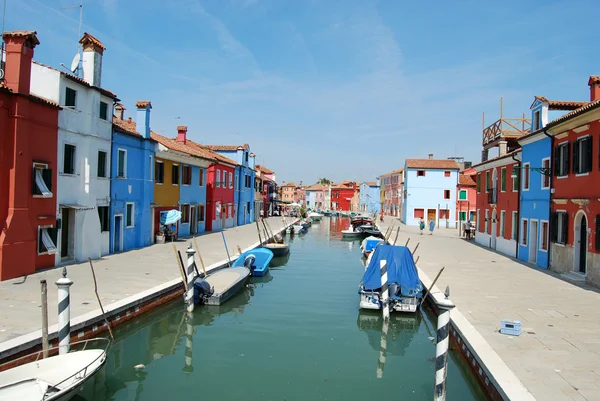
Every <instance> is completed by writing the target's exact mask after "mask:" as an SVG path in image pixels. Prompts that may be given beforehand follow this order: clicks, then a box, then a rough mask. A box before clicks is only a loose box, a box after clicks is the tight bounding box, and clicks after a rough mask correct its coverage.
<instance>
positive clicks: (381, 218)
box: [379, 210, 383, 223]
mask: <svg viewBox="0 0 600 401" xmlns="http://www.w3.org/2000/svg"><path fill="white" fill-rule="evenodd" d="M379 220H381V222H382V223H383V210H382V211H381V217H380V218H379Z"/></svg>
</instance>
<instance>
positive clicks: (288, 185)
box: [282, 181, 296, 187]
mask: <svg viewBox="0 0 600 401" xmlns="http://www.w3.org/2000/svg"><path fill="white" fill-rule="evenodd" d="M295 186H296V184H294V181H292V182H288V183H287V184H283V185H282V187H295Z"/></svg>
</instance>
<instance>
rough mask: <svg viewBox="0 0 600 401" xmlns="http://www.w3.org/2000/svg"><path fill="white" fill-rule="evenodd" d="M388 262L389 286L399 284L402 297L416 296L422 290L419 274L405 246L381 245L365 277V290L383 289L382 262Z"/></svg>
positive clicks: (376, 250)
mask: <svg viewBox="0 0 600 401" xmlns="http://www.w3.org/2000/svg"><path fill="white" fill-rule="evenodd" d="M382 260H385V261H386V262H387V276H388V285H389V284H392V283H398V284H399V285H400V288H401V292H402V295H405V296H409V294H412V295H414V293H415V292H416V291H420V289H422V285H421V281H420V280H419V274H418V273H417V268H416V266H415V262H414V260H413V257H412V254H411V253H410V250H409V249H408V248H407V247H405V246H396V245H379V246H378V247H377V248H375V252H373V256H372V257H371V262H370V263H369V266H368V267H367V270H366V271H365V274H364V275H363V285H364V289H365V290H376V289H378V288H381V273H380V271H379V269H380V262H381V261H382Z"/></svg>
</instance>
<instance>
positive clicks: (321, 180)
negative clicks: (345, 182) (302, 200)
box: [317, 178, 331, 185]
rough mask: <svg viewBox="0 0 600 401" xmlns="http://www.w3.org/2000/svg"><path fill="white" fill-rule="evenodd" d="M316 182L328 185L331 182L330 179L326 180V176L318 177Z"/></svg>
mask: <svg viewBox="0 0 600 401" xmlns="http://www.w3.org/2000/svg"><path fill="white" fill-rule="evenodd" d="M317 184H323V185H329V184H331V180H328V179H327V178H319V181H317Z"/></svg>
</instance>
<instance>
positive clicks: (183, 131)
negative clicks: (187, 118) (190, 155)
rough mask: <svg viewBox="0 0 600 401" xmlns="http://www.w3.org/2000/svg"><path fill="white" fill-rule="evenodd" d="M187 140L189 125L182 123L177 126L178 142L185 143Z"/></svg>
mask: <svg viewBox="0 0 600 401" xmlns="http://www.w3.org/2000/svg"><path fill="white" fill-rule="evenodd" d="M186 141H187V127H186V126H185V125H180V126H178V127H177V142H181V143H183V144H184V145H185V143H186Z"/></svg>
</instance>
